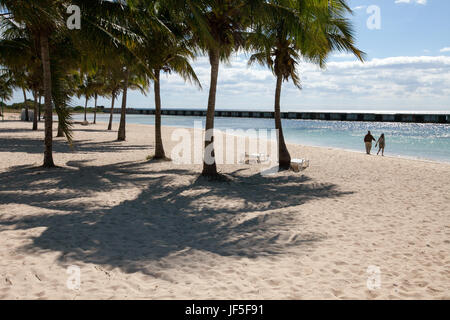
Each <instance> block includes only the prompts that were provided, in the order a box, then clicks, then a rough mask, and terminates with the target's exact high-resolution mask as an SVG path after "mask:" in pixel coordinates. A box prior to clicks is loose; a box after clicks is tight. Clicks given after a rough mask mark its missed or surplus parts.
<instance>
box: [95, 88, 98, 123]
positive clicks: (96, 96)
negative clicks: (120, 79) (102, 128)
mask: <svg viewBox="0 0 450 320" xmlns="http://www.w3.org/2000/svg"><path fill="white" fill-rule="evenodd" d="M97 98H98V95H97V93H96V94H95V104H94V124H96V122H97Z"/></svg>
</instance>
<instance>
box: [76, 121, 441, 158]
mask: <svg viewBox="0 0 450 320" xmlns="http://www.w3.org/2000/svg"><path fill="white" fill-rule="evenodd" d="M83 117H84V115H82V114H76V115H74V116H73V119H74V120H75V121H81V120H83ZM119 119H120V115H119V114H115V115H114V122H118V121H119ZM154 119H155V118H154V116H152V115H134V114H128V115H127V123H136V124H151V125H153V124H154V123H155V121H154ZM92 120H93V115H91V114H90V115H88V121H92ZM97 121H101V122H108V121H109V115H108V114H104V113H99V114H97ZM195 121H200V122H201V123H202V127H204V125H205V117H191V116H162V124H163V126H173V127H184V128H193V127H194V122H195ZM215 127H216V128H217V129H221V130H225V129H242V130H248V129H256V130H258V129H272V128H274V120H273V119H257V118H223V117H216V118H215ZM283 130H284V135H285V139H286V141H287V142H289V143H294V144H301V145H307V146H320V147H331V148H339V149H346V150H353V151H360V152H363V151H364V150H365V149H364V143H363V138H364V135H365V134H366V133H367V131H368V130H370V131H371V132H372V135H373V136H374V137H375V139H378V137H379V136H380V135H381V134H382V133H384V134H385V137H386V149H385V155H388V156H401V157H409V158H415V159H423V160H434V161H442V162H450V125H448V124H417V123H383V122H348V121H316V120H288V119H283ZM374 146H375V143H374Z"/></svg>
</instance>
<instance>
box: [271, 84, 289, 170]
mask: <svg viewBox="0 0 450 320" xmlns="http://www.w3.org/2000/svg"><path fill="white" fill-rule="evenodd" d="M282 84H283V77H282V76H281V75H278V76H277V88H276V90H275V129H276V130H277V135H278V162H279V168H280V169H281V170H288V169H289V168H290V166H291V156H290V154H289V151H288V149H287V147H286V143H285V142H284V135H283V127H282V125H281V111H280V109H281V108H280V100H281V85H282Z"/></svg>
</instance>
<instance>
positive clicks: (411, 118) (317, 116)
mask: <svg viewBox="0 0 450 320" xmlns="http://www.w3.org/2000/svg"><path fill="white" fill-rule="evenodd" d="M110 111H111V109H109V108H105V109H103V112H105V113H109V112H110ZM114 113H120V109H119V108H116V109H114ZM127 114H142V115H154V114H155V110H154V109H132V108H128V109H127ZM161 114H162V115H170V116H206V110H189V109H164V110H162V111H161ZM215 116H216V117H233V118H267V119H273V118H274V112H271V111H232V110H216V112H215ZM281 118H283V119H298V120H323V121H367V122H409V123H450V114H419V113H395V114H394V113H358V112H354V113H353V112H307V111H300V112H282V113H281Z"/></svg>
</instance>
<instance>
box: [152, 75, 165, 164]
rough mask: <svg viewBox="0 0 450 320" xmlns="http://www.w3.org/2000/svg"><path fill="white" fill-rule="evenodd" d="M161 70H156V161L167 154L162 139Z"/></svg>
mask: <svg viewBox="0 0 450 320" xmlns="http://www.w3.org/2000/svg"><path fill="white" fill-rule="evenodd" d="M160 74H161V70H160V69H156V70H155V157H154V158H155V159H164V158H165V157H166V154H165V152H164V146H163V142H162V137H161V86H160V82H159V80H160Z"/></svg>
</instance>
